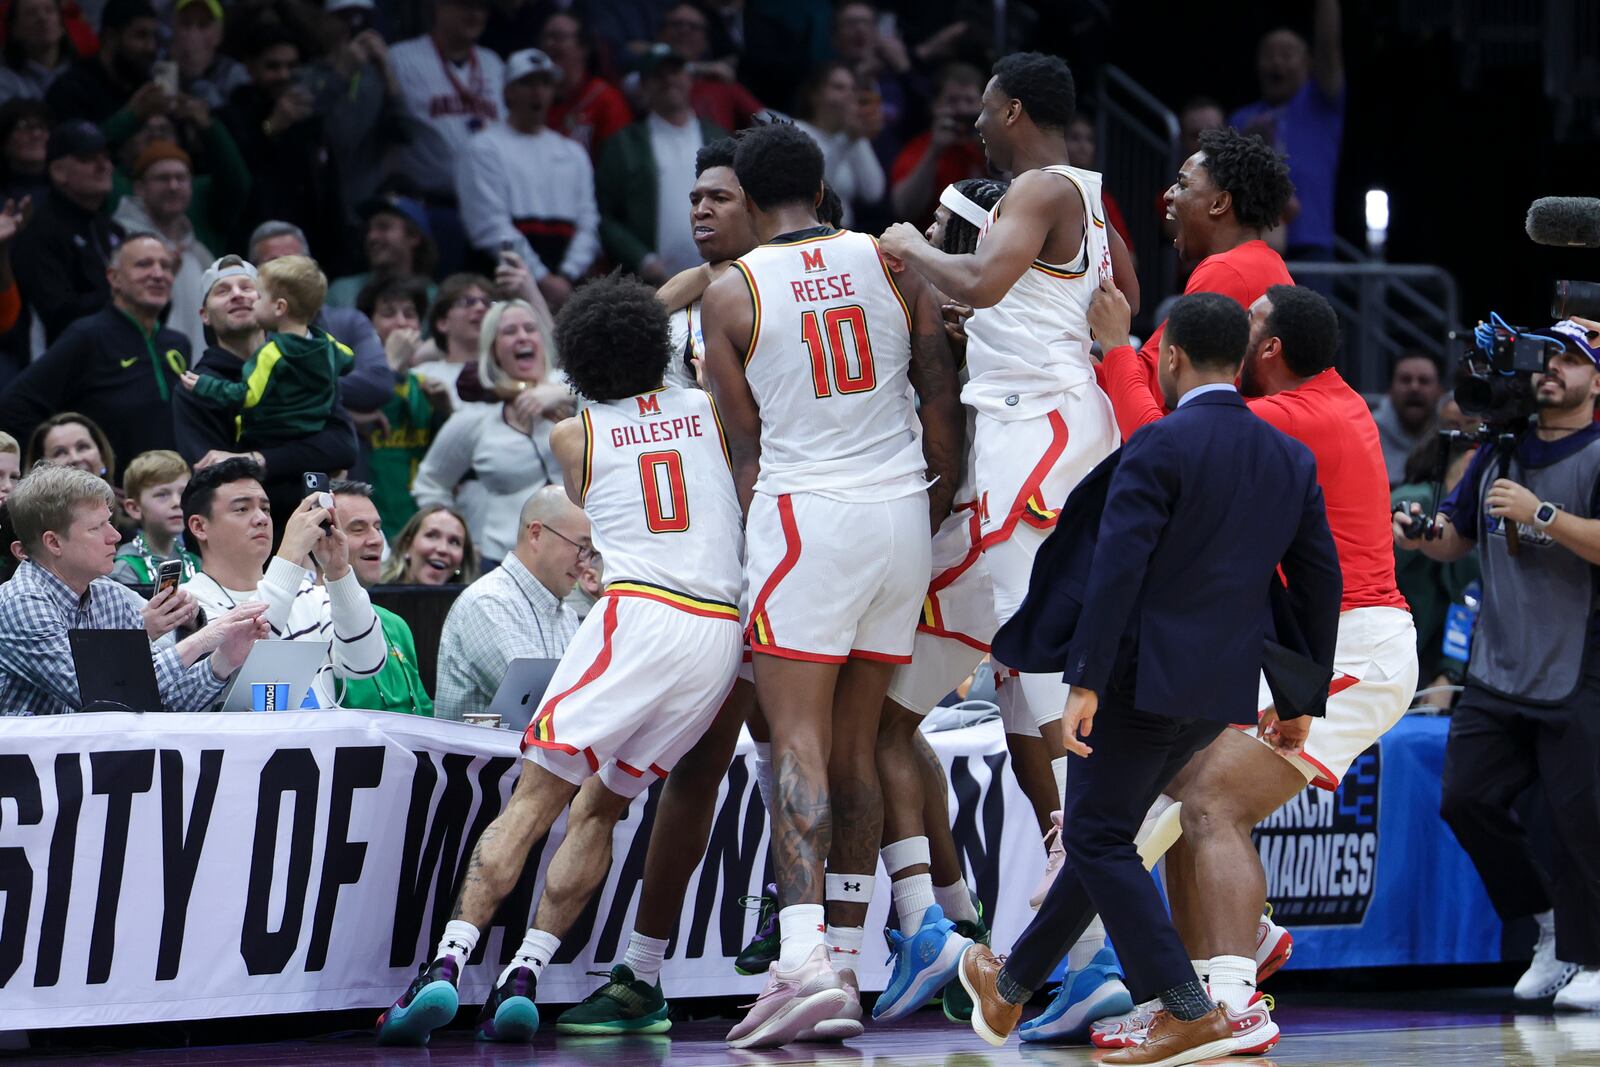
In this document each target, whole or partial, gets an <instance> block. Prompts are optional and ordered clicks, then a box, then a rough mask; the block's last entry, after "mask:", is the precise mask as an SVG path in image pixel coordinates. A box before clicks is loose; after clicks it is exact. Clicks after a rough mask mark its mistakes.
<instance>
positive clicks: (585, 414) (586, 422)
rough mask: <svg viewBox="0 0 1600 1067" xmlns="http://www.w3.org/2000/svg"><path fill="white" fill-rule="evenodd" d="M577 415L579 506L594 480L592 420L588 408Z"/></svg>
mask: <svg viewBox="0 0 1600 1067" xmlns="http://www.w3.org/2000/svg"><path fill="white" fill-rule="evenodd" d="M579 417H580V418H582V419H583V468H582V473H581V474H580V475H579V476H578V505H579V506H580V507H581V506H582V505H583V502H584V500H585V499H586V498H587V497H588V495H589V485H590V484H591V483H592V482H593V481H594V420H593V419H592V418H590V415H589V409H588V408H584V409H583V411H582V412H581V413H580V415H579Z"/></svg>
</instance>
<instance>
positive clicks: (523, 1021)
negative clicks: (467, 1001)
mask: <svg viewBox="0 0 1600 1067" xmlns="http://www.w3.org/2000/svg"><path fill="white" fill-rule="evenodd" d="M538 995H539V978H538V976H537V975H535V974H534V973H533V969H532V968H531V967H518V968H517V969H516V970H514V971H512V972H511V973H510V974H508V975H506V976H505V978H504V979H502V980H501V981H499V982H496V983H495V987H494V989H492V990H491V991H490V992H489V999H488V1000H486V1001H484V1004H483V1009H482V1010H481V1011H479V1012H478V1023H477V1026H476V1027H474V1033H475V1034H476V1035H477V1038H478V1040H479V1041H504V1042H507V1043H508V1044H520V1043H522V1042H526V1041H531V1040H532V1039H533V1035H534V1034H537V1033H538V1032H539V1009H538V1008H537V1007H536V1006H535V1005H534V1003H533V1001H534V998H535V997H537V996H538Z"/></svg>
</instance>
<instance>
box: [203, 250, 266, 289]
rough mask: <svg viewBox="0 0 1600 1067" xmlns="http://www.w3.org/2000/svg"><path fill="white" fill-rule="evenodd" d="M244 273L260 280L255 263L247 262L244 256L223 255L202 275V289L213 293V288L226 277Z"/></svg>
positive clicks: (252, 278) (252, 279)
mask: <svg viewBox="0 0 1600 1067" xmlns="http://www.w3.org/2000/svg"><path fill="white" fill-rule="evenodd" d="M240 274H242V275H244V276H245V277H246V278H249V279H250V280H251V281H258V280H259V279H260V275H259V274H258V273H257V272H256V268H255V264H253V263H249V262H246V261H245V259H244V257H242V256H223V257H222V258H221V259H219V260H217V261H216V262H215V263H212V264H211V266H209V267H207V268H206V272H205V273H204V274H202V275H200V291H201V292H202V293H204V294H206V296H210V295H211V290H212V289H213V288H215V287H216V284H217V283H218V282H220V281H222V279H224V278H232V277H235V276H237V275H240Z"/></svg>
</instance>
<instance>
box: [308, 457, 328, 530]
mask: <svg viewBox="0 0 1600 1067" xmlns="http://www.w3.org/2000/svg"><path fill="white" fill-rule="evenodd" d="M301 484H302V485H303V486H304V487H305V495H306V496H315V497H316V498H317V506H318V507H322V508H327V509H328V510H330V511H331V510H333V492H332V483H330V482H329V481H328V476H327V475H326V474H324V473H322V472H321V471H306V472H305V474H303V475H301ZM322 532H323V533H332V532H333V520H332V519H324V520H323V522H322Z"/></svg>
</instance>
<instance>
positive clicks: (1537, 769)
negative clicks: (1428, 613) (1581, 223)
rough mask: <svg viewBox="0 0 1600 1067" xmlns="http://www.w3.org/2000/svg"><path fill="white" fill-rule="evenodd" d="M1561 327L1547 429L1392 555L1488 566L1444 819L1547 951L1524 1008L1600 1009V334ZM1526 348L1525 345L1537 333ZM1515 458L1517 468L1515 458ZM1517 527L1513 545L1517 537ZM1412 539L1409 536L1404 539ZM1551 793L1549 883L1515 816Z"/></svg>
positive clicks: (1539, 403)
mask: <svg viewBox="0 0 1600 1067" xmlns="http://www.w3.org/2000/svg"><path fill="white" fill-rule="evenodd" d="M1594 325H1595V324H1593V323H1582V324H1579V323H1574V322H1572V321H1571V320H1563V321H1562V322H1559V323H1557V324H1556V325H1555V326H1554V327H1553V328H1551V329H1548V330H1540V331H1534V333H1535V334H1537V335H1541V336H1543V337H1546V338H1550V339H1551V341H1550V350H1551V354H1549V356H1548V362H1547V364H1546V365H1545V370H1544V372H1543V373H1542V374H1541V373H1534V374H1533V375H1532V380H1531V383H1530V384H1531V387H1532V390H1533V398H1534V405H1535V406H1536V410H1537V412H1538V414H1537V416H1536V417H1535V418H1533V419H1531V420H1529V422H1528V425H1527V426H1526V428H1525V429H1522V428H1521V427H1518V426H1515V425H1510V426H1508V427H1507V428H1509V429H1521V431H1522V432H1521V433H1520V434H1519V435H1518V436H1517V438H1516V440H1515V444H1514V445H1512V446H1511V447H1510V449H1509V456H1506V454H1505V452H1504V450H1502V449H1497V448H1495V447H1492V446H1490V445H1487V444H1486V445H1485V446H1483V447H1481V448H1479V450H1478V453H1477V455H1476V456H1474V458H1473V461H1472V465H1471V466H1470V467H1469V468H1468V470H1467V473H1466V476H1465V477H1463V478H1462V480H1461V483H1460V484H1459V485H1458V486H1457V487H1456V490H1455V491H1454V492H1453V493H1452V494H1451V495H1450V497H1449V498H1448V499H1447V500H1446V501H1445V502H1444V504H1443V505H1442V506H1441V507H1440V509H1439V510H1440V515H1439V516H1438V517H1437V518H1436V519H1435V520H1434V524H1433V527H1432V529H1431V530H1429V531H1428V533H1427V536H1426V538H1425V539H1424V538H1418V537H1416V533H1417V528H1416V527H1417V525H1421V524H1423V522H1424V520H1423V519H1422V516H1421V514H1420V511H1421V509H1420V507H1419V506H1418V505H1415V504H1413V505H1412V506H1411V508H1410V511H1409V514H1408V513H1407V512H1403V511H1396V512H1395V516H1394V519H1395V523H1394V526H1395V544H1396V545H1397V546H1398V547H1400V548H1402V549H1421V550H1422V552H1424V553H1425V554H1426V555H1428V556H1429V557H1430V558H1432V559H1436V560H1441V561H1449V560H1454V559H1459V558H1460V557H1462V556H1465V555H1466V554H1467V553H1469V552H1471V551H1472V550H1473V548H1474V546H1476V547H1477V548H1478V551H1479V555H1480V559H1481V562H1482V566H1483V607H1482V609H1481V611H1480V612H1479V616H1478V621H1477V625H1476V633H1475V635H1474V638H1473V642H1472V656H1471V660H1470V661H1469V663H1468V666H1467V674H1466V688H1465V692H1464V693H1463V694H1462V697H1461V700H1460V703H1458V704H1457V705H1456V710H1455V715H1454V718H1453V719H1452V720H1451V723H1450V740H1449V743H1448V747H1447V748H1446V750H1445V763H1444V795H1443V801H1442V804H1441V808H1440V814H1441V815H1442V816H1443V817H1444V819H1445V821H1446V822H1448V823H1449V824H1450V828H1451V829H1452V830H1453V831H1455V835H1456V839H1457V840H1459V841H1460V842H1461V846H1462V848H1464V849H1466V851H1467V854H1468V855H1469V856H1471V857H1472V861H1473V863H1474V864H1476V866H1477V868H1478V874H1479V876H1480V877H1481V878H1482V879H1483V883H1484V887H1485V888H1486V889H1487V890H1488V892H1489V898H1490V900H1491V901H1492V902H1493V903H1494V907H1495V910H1496V911H1497V912H1499V914H1500V916H1501V918H1502V919H1506V920H1509V919H1513V918H1517V917H1520V916H1525V915H1531V916H1534V917H1535V918H1536V919H1537V920H1538V923H1539V931H1540V932H1539V940H1538V944H1537V946H1536V948H1535V951H1534V959H1533V964H1532V966H1530V967H1529V968H1528V971H1527V973H1526V974H1524V975H1523V976H1522V978H1521V980H1519V981H1518V982H1517V985H1516V990H1515V992H1516V995H1517V997H1519V998H1521V999H1528V1000H1532V999H1537V998H1542V997H1548V996H1550V995H1552V994H1555V1005H1556V1007H1558V1008H1570V1009H1576V1010H1580V1011H1600V847H1597V844H1596V843H1597V842H1600V654H1597V653H1600V613H1597V611H1596V590H1597V588H1600V583H1597V581H1596V574H1597V571H1596V567H1597V566H1600V518H1597V516H1600V427H1597V425H1596V424H1595V421H1594V417H1595V402H1596V397H1597V396H1600V332H1596V331H1595V330H1593V329H1592V328H1591V327H1593V326H1594ZM1523 336H1525V337H1526V336H1528V335H1527V334H1524V335H1523ZM1503 457H1504V458H1503ZM1508 522H1510V523H1515V524H1516V541H1517V542H1518V543H1517V544H1512V545H1510V546H1509V550H1508V538H1507V534H1506V524H1507V523H1508ZM1408 534H1409V535H1411V536H1409V537H1408V536H1407V535H1408ZM1535 781H1538V782H1540V783H1541V784H1542V785H1543V786H1544V790H1545V794H1546V796H1547V797H1548V798H1549V807H1550V817H1551V823H1552V827H1553V829H1554V831H1555V834H1554V836H1555V848H1556V853H1557V854H1556V857H1555V865H1554V870H1553V871H1551V872H1549V874H1548V875H1547V874H1546V873H1545V872H1542V871H1540V870H1539V868H1538V867H1537V866H1536V864H1535V862H1534V857H1533V853H1532V851H1531V850H1530V848H1529V845H1528V839H1527V835H1526V834H1525V833H1524V831H1523V828H1522V825H1521V824H1520V823H1519V822H1518V821H1517V819H1516V818H1515V817H1514V816H1513V815H1512V813H1511V808H1512V804H1513V803H1514V802H1515V801H1516V799H1517V797H1518V796H1519V795H1520V794H1521V793H1522V792H1523V791H1524V790H1525V789H1526V788H1527V787H1528V786H1529V785H1531V784H1532V783H1533V782H1535Z"/></svg>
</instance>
